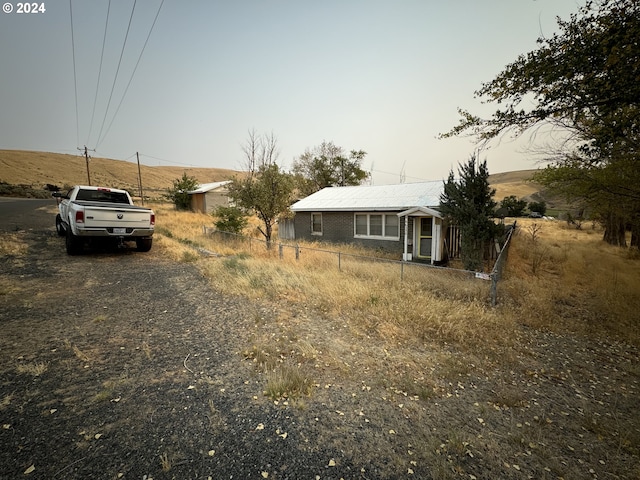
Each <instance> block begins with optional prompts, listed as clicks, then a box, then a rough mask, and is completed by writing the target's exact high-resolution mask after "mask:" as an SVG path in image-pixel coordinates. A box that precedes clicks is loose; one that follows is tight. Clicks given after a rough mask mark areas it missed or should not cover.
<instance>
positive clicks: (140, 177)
mask: <svg viewBox="0 0 640 480" xmlns="http://www.w3.org/2000/svg"><path fill="white" fill-rule="evenodd" d="M136 158H137V159H138V187H140V198H141V199H142V206H143V207H144V195H143V194H142V175H141V174H140V154H139V153H138V152H136Z"/></svg>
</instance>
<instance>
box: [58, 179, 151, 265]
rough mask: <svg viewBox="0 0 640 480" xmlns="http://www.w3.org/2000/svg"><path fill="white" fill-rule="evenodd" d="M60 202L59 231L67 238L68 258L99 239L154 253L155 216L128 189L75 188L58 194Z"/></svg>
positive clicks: (82, 186)
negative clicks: (134, 245)
mask: <svg viewBox="0 0 640 480" xmlns="http://www.w3.org/2000/svg"><path fill="white" fill-rule="evenodd" d="M53 196H54V197H55V198H56V199H57V201H58V211H59V213H58V215H57V216H56V231H57V232H58V235H60V236H66V248H67V253H68V254H69V255H77V254H79V253H81V252H82V247H83V245H84V243H85V242H90V241H92V240H99V239H104V238H107V239H109V238H110V239H113V240H117V241H118V242H120V244H122V243H123V241H128V240H131V241H134V240H135V242H136V247H137V249H138V251H140V252H148V251H149V250H151V244H152V242H153V230H154V227H155V223H156V215H155V213H153V210H151V209H150V208H145V207H139V206H136V205H134V204H133V200H131V197H130V196H129V194H128V193H127V191H126V190H118V189H115V188H104V187H88V186H84V185H76V186H75V187H73V188H72V189H71V190H69V192H67V193H66V194H63V193H59V192H55V193H53Z"/></svg>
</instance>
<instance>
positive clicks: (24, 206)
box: [0, 197, 56, 232]
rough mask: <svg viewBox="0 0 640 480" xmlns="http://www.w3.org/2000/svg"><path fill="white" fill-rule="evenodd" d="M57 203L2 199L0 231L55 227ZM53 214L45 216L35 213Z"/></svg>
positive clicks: (40, 200)
mask: <svg viewBox="0 0 640 480" xmlns="http://www.w3.org/2000/svg"><path fill="white" fill-rule="evenodd" d="M55 207H56V201H55V199H54V198H51V199H46V200H42V199H35V198H8V197H0V231H5V232H8V231H16V230H31V229H43V228H47V227H54V226H55ZM37 211H40V212H42V213H44V211H46V212H49V211H50V212H51V214H50V215H43V214H42V213H39V214H38V215H34V213H35V212H37Z"/></svg>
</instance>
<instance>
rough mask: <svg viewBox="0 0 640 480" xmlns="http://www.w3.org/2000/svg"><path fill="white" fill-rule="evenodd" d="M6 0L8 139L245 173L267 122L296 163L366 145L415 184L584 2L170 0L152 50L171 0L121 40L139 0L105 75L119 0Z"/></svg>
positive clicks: (528, 158) (372, 163) (153, 4)
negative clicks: (464, 120)
mask: <svg viewBox="0 0 640 480" xmlns="http://www.w3.org/2000/svg"><path fill="white" fill-rule="evenodd" d="M3 3H4V6H3V10H5V11H6V9H8V7H7V6H6V4H7V2H4V0H3ZM8 3H9V4H10V6H12V7H13V12H12V13H0V79H1V81H0V149H22V150H39V151H50V152H59V153H73V154H77V153H79V152H78V150H77V148H78V147H83V146H84V145H87V147H89V148H90V149H95V150H96V152H95V153H92V155H95V156H98V157H106V158H114V159H119V160H130V161H135V152H136V151H138V152H140V154H141V160H142V162H143V163H144V164H147V165H163V166H166V165H178V166H187V165H191V166H202V167H219V168H232V169H240V168H241V167H242V165H243V153H242V149H241V146H242V144H243V143H244V142H245V141H246V139H247V136H248V133H247V132H248V131H249V130H250V129H255V131H256V132H258V133H269V134H270V133H273V134H274V135H275V136H276V137H277V139H278V143H279V146H280V161H279V163H280V164H281V165H282V166H283V167H285V168H287V169H288V168H290V166H291V164H292V162H293V160H294V158H296V157H297V156H299V155H300V154H302V153H303V152H304V151H305V149H307V148H312V147H314V146H316V145H319V144H320V143H321V142H322V141H332V142H333V143H335V144H336V145H338V146H341V147H343V148H344V149H345V150H346V151H350V150H364V151H366V152H367V153H368V154H367V156H366V158H365V161H364V163H363V167H364V168H365V169H366V170H371V171H372V175H373V183H375V184H390V183H399V181H400V174H401V172H402V171H403V167H404V173H405V176H406V181H407V182H415V181H420V180H441V179H445V178H446V176H447V175H448V172H449V171H450V170H451V169H452V168H453V169H454V171H457V165H458V163H460V162H465V161H466V160H467V159H468V158H469V155H470V154H471V153H472V152H473V150H474V144H473V142H472V141H471V140H470V139H468V138H460V139H458V138H456V139H447V140H438V139H437V138H436V137H437V135H438V134H439V133H441V132H445V131H448V130H449V129H451V128H452V127H453V126H454V125H456V124H457V123H458V114H457V110H456V109H457V107H461V108H464V109H467V110H470V111H471V112H472V113H476V114H485V115H488V114H489V113H490V112H492V111H494V110H495V109H496V106H494V105H483V104H482V103H481V102H480V101H479V100H478V99H475V98H474V95H473V92H474V91H475V90H477V89H479V88H480V87H481V85H482V83H483V82H488V81H490V80H492V79H493V78H494V77H495V76H496V74H498V73H499V72H500V71H501V70H502V69H503V68H504V67H505V66H506V65H507V64H508V63H510V62H513V61H514V60H516V58H517V57H518V55H520V54H524V53H527V52H529V51H531V50H534V49H536V46H537V44H536V39H537V38H538V37H540V36H547V37H549V36H551V35H552V34H553V33H554V32H555V31H556V30H557V24H556V16H560V17H561V18H563V19H568V18H569V15H570V14H571V13H575V12H577V10H578V8H579V7H580V6H581V5H582V4H583V3H584V1H582V0H580V1H578V0H438V1H436V0H393V1H392V0H385V1H382V0H313V1H312V0H228V1H213V0H208V1H205V0H202V1H195V0H193V1H178V0H165V2H164V4H163V5H162V8H161V9H160V13H159V15H158V17H157V22H156V24H155V26H154V28H153V30H152V31H151V35H150V36H149V39H148V43H147V45H146V48H145V49H144V52H143V53H142V56H141V57H140V54H141V51H142V48H143V45H144V43H145V40H146V39H147V36H148V35H149V32H150V29H151V25H152V24H153V21H154V18H155V16H156V13H157V12H158V8H159V7H160V4H161V0H144V1H143V0H140V1H138V2H137V3H136V5H135V10H134V14H133V17H132V19H131V23H130V29H129V33H128V37H127V42H126V45H125V48H124V51H123V43H124V41H125V35H126V32H127V27H128V25H129V20H130V18H131V12H132V7H133V5H134V1H133V0H116V1H113V2H111V6H110V13H109V22H108V27H107V31H106V41H105V42H104V57H103V58H102V69H101V70H100V63H101V57H102V55H101V54H102V51H103V39H104V38H105V25H106V20H107V9H108V6H109V1H108V0H91V1H89V0H72V1H71V2H69V1H67V0H48V1H45V2H39V4H44V6H45V10H46V11H45V12H43V13H30V14H25V13H23V14H18V13H16V10H17V6H18V3H17V2H13V1H10V2H8ZM70 3H71V9H70ZM71 17H73V40H74V44H75V67H76V68H75V72H76V75H75V77H76V81H75V82H74V64H73V54H74V52H73V49H72V28H71ZM122 51H123V53H122V61H121V63H120V67H119V73H118V76H117V77H116V76H115V75H116V70H117V69H118V62H119V59H120V55H121V52H122ZM139 57H140V62H139V65H138V67H137V70H136V71H135V75H133V71H134V67H135V65H136V62H137V61H138V58H139ZM99 73H100V75H99ZM132 75H133V76H132ZM129 82H130V84H129ZM127 84H129V88H128V91H127V93H126V96H124V97H123V94H124V92H125V89H126V87H127ZM74 85H77V98H78V102H77V116H76V100H75V98H76V93H75V92H76V89H75V87H74ZM98 87H99V88H98ZM96 92H97V94H96ZM109 98H111V102H110V104H109V109H108V110H107V104H108V103H109ZM119 105H120V108H119V110H118V111H117V115H115V117H114V114H115V113H116V110H117V109H118V106H119ZM92 117H93V123H92ZM100 132H102V133H100ZM485 158H486V160H487V162H488V166H489V171H490V173H498V172H504V171H510V170H522V169H530V168H537V167H538V164H537V163H536V160H535V158H534V157H533V156H532V155H531V154H527V153H526V152H524V151H523V147H522V146H518V145H517V144H515V143H513V142H509V141H502V142H501V143H500V144H496V145H494V146H493V147H492V148H490V149H488V150H485V151H483V152H482V154H481V159H485ZM0 177H1V173H0Z"/></svg>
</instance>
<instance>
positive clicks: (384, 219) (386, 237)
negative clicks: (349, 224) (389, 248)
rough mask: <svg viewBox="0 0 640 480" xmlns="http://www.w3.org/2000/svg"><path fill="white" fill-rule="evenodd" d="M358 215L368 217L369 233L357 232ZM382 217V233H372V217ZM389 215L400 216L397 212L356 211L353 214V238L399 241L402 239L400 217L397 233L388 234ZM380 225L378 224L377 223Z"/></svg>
mask: <svg viewBox="0 0 640 480" xmlns="http://www.w3.org/2000/svg"><path fill="white" fill-rule="evenodd" d="M358 216H363V217H366V219H367V222H366V224H367V233H366V234H359V233H357V227H358V223H357V218H358ZM372 216H374V217H381V219H382V225H381V226H382V234H381V235H371V217H372ZM387 217H396V218H397V217H398V216H397V214H395V213H385V212H354V214H353V238H368V239H372V240H388V241H398V240H400V219H398V222H397V234H396V235H386V233H387V232H386V229H387ZM376 226H378V225H376Z"/></svg>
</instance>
